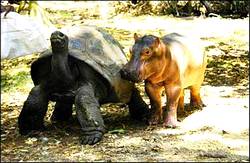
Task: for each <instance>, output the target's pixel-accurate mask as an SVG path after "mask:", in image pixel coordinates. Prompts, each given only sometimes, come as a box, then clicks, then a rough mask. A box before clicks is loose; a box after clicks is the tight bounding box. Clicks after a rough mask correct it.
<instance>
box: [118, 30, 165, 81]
mask: <svg viewBox="0 0 250 163" xmlns="http://www.w3.org/2000/svg"><path fill="white" fill-rule="evenodd" d="M134 40H135V43H134V45H133V47H132V48H130V53H131V58H130V60H129V62H128V63H127V64H126V65H125V66H124V67H123V68H122V69H121V71H120V73H121V77H122V78H123V79H126V80H129V81H132V82H141V81H143V80H146V79H148V78H150V77H151V76H154V74H156V73H158V72H159V71H160V70H159V69H161V65H160V64H161V58H162V55H163V54H162V48H163V46H162V45H161V44H162V43H161V40H160V38H158V37H156V36H153V35H145V36H143V37H139V36H138V35H137V34H136V33H135V34H134Z"/></svg>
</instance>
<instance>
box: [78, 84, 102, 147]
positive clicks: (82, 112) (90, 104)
mask: <svg viewBox="0 0 250 163" xmlns="http://www.w3.org/2000/svg"><path fill="white" fill-rule="evenodd" d="M75 106H76V114H77V118H78V121H79V123H80V125H81V127H82V131H83V136H82V137H81V138H80V139H81V143H82V144H90V145H92V144H95V143H97V142H99V141H100V140H101V139H102V137H103V134H104V133H105V126H104V121H103V119H102V116H101V112H100V104H99V102H98V99H97V98H96V97H95V93H94V88H93V87H92V85H91V84H90V83H86V84H85V85H83V86H82V87H81V88H79V89H78V91H77V94H76V98H75Z"/></svg>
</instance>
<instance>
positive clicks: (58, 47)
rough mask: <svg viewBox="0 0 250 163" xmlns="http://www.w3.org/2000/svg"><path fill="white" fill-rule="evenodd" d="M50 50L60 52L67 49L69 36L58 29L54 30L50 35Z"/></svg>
mask: <svg viewBox="0 0 250 163" xmlns="http://www.w3.org/2000/svg"><path fill="white" fill-rule="evenodd" d="M50 42H51V47H52V51H53V52H55V51H57V52H61V51H65V50H68V43H69V38H68V36H66V35H65V34H63V33H62V32H60V31H55V32H53V33H52V34H51V36H50Z"/></svg>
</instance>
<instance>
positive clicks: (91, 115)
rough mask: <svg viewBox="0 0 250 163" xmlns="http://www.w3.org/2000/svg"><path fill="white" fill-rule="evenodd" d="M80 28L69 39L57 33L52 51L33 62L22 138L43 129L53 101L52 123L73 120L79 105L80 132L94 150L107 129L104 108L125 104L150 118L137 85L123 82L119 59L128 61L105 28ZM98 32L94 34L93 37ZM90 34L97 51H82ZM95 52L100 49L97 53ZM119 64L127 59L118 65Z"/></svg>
mask: <svg viewBox="0 0 250 163" xmlns="http://www.w3.org/2000/svg"><path fill="white" fill-rule="evenodd" d="M82 29H83V30H82ZM82 29H81V30H82V31H81V30H80V32H79V34H78V35H77V36H73V37H72V38H70V39H69V38H68V36H67V35H65V34H63V33H61V32H59V31H56V32H54V33H52V35H51V38H50V40H51V47H52V49H51V50H48V51H46V52H44V53H42V54H41V56H40V57H39V58H38V59H37V60H36V61H34V62H33V63H32V65H31V77H32V80H33V82H34V85H35V86H34V87H33V88H32V90H31V91H30V93H29V96H28V98H27V100H26V101H25V102H24V105H23V108H22V111H21V113H20V115H19V117H18V126H19V132H20V134H23V135H24V134H28V133H30V132H31V131H32V130H43V129H44V128H45V127H44V121H43V119H44V116H45V114H46V111H47V108H48V102H49V101H55V102H56V105H55V109H54V111H53V115H52V117H51V119H52V120H53V121H67V120H69V119H70V118H71V116H72V105H75V108H76V114H77V118H78V121H79V123H80V125H81V128H82V135H81V136H80V140H81V143H82V144H90V145H92V144H95V143H97V142H99V141H100V140H101V139H102V137H103V134H104V133H105V125H104V121H103V118H102V115H101V113H100V106H101V105H102V104H104V103H108V102H123V103H126V104H128V106H129V111H130V115H131V116H132V117H133V118H135V119H138V120H142V119H143V118H144V117H145V116H146V115H148V107H147V105H146V103H145V102H144V101H143V100H142V98H141V96H140V94H139V91H138V90H137V89H136V88H135V86H134V83H131V82H127V81H125V80H123V79H121V77H120V74H119V71H120V69H121V67H122V64H116V60H119V56H120V58H124V56H123V55H124V53H123V52H122V50H121V48H120V46H118V43H117V42H115V40H114V39H113V38H112V36H110V35H109V34H107V33H105V32H104V31H102V30H101V29H98V28H92V27H86V28H85V27H83V28H82ZM86 31H87V32H86ZM95 32H96V34H93V33H95ZM89 34H93V36H96V37H92V40H95V39H96V40H95V43H96V44H95V46H92V47H91V46H89V47H87V48H86V49H81V46H83V42H84V41H85V39H86V38H84V37H83V36H85V35H89ZM76 38H79V39H78V41H79V40H80V42H78V44H74V42H75V43H77V42H76V41H77V39H76ZM89 38H90V35H89ZM93 38H94V39H93ZM87 41H88V40H86V42H87ZM72 42H73V43H72ZM102 46H103V47H102ZM79 47H80V48H79ZM97 47H99V49H96V48H97ZM109 47H111V48H109ZM77 48H78V49H77ZM91 48H92V49H91ZM102 48H103V49H102ZM79 49H80V50H79ZM107 49H109V50H107ZM117 49H118V51H117ZM119 49H120V52H121V53H119ZM107 51H108V52H111V53H112V52H113V53H114V54H109V55H110V56H111V58H114V59H115V60H114V61H113V62H112V61H111V59H109V58H108V57H106V56H107V54H106V52H107ZM117 53H118V54H117ZM112 55H116V56H114V57H112ZM99 57H100V58H101V59H100V60H98V59H99ZM101 61H105V62H101ZM121 61H123V60H122V59H121V60H120V61H117V63H119V62H120V63H121ZM124 62H126V61H124ZM110 63H111V64H110Z"/></svg>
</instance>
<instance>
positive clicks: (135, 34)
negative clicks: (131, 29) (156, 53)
mask: <svg viewBox="0 0 250 163" xmlns="http://www.w3.org/2000/svg"><path fill="white" fill-rule="evenodd" d="M134 39H135V41H136V40H138V39H139V36H138V35H137V33H134Z"/></svg>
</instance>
